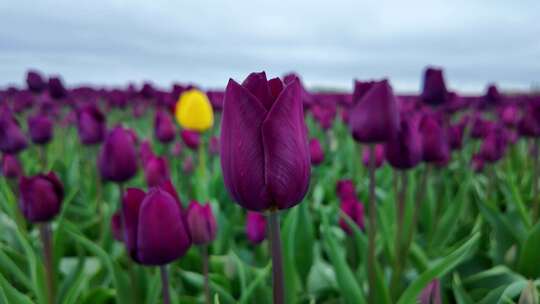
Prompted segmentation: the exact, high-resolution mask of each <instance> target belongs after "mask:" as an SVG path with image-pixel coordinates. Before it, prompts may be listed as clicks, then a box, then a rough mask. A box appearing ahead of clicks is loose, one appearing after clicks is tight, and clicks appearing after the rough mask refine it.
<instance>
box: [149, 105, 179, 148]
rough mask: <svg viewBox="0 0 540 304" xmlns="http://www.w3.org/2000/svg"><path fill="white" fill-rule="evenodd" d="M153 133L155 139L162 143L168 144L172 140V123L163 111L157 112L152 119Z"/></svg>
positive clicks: (174, 132) (173, 134)
mask: <svg viewBox="0 0 540 304" xmlns="http://www.w3.org/2000/svg"><path fill="white" fill-rule="evenodd" d="M154 132H155V135H156V138H157V139H158V140H159V141H160V142H162V143H168V142H171V141H173V140H174V137H175V135H176V131H175V128H174V123H173V121H172V119H171V117H170V116H169V114H167V113H166V112H164V111H157V112H156V116H155V118H154Z"/></svg>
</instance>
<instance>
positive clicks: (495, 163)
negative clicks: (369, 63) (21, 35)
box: [0, 67, 540, 304]
mask: <svg viewBox="0 0 540 304" xmlns="http://www.w3.org/2000/svg"><path fill="white" fill-rule="evenodd" d="M277 76H279V75H277ZM244 77H245V79H230V80H228V82H227V79H224V80H223V87H222V88H221V89H219V90H204V89H203V88H200V87H198V86H196V85H184V84H174V85H173V86H172V87H169V88H163V87H158V86H154V85H152V84H151V83H145V84H143V85H133V84H132V85H129V86H125V87H118V88H101V87H97V86H95V87H90V86H81V87H72V86H67V85H65V84H64V82H63V80H62V78H61V77H59V76H45V75H44V74H42V73H41V72H38V71H35V70H30V71H29V72H28V73H27V77H26V79H25V82H21V83H20V84H19V85H18V86H15V87H4V88H2V89H0V151H1V169H0V172H1V176H0V231H1V233H0V303H9V304H30V303H38V304H109V303H127V304H153V303H166V304H170V303H175V304H176V303H220V304H232V303H257V304H265V303H278V304H280V303H305V304H312V303H313V304H314V303H327V304H332V303H336V304H337V303H351V304H357V303H358V304H362V303H370V304H371V303H377V304H379V303H380V304H395V303H398V304H409V303H413V304H414V303H421V304H428V303H433V304H441V303H459V304H473V303H481V304H496V303H519V304H533V303H536V304H538V303H539V300H540V299H539V296H538V287H539V286H540V221H539V220H540V197H539V182H538V180H539V178H540V176H539V170H540V168H539V155H538V154H539V152H538V148H539V140H538V139H539V138H540V94H538V93H534V92H529V91H527V92H509V91H505V90H502V89H500V88H498V87H497V86H496V85H495V84H490V85H488V86H487V89H486V90H485V91H484V92H481V93H478V94H463V93H461V92H459V91H452V90H450V89H449V87H451V83H449V84H448V87H447V84H446V83H445V79H444V74H443V71H442V70H441V69H439V68H434V67H429V68H427V69H426V70H425V71H424V73H423V74H422V86H421V89H420V92H419V93H418V94H403V93H402V92H399V91H397V90H394V89H393V88H392V80H391V79H382V80H370V81H363V80H354V81H352V80H351V87H350V89H349V90H348V91H327V90H325V91H318V90H315V89H309V88H308V87H306V86H304V85H303V83H302V81H301V79H300V77H299V76H298V75H295V74H289V75H285V76H284V77H281V78H277V77H276V76H275V75H266V74H265V73H264V72H256V73H251V74H249V75H244ZM267 77H268V78H267ZM274 77H275V78H274Z"/></svg>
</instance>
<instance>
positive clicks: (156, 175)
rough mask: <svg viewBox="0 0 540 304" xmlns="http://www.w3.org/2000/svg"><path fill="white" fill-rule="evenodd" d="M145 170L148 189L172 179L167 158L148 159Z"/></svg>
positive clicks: (155, 157) (144, 166) (152, 157)
mask: <svg viewBox="0 0 540 304" xmlns="http://www.w3.org/2000/svg"><path fill="white" fill-rule="evenodd" d="M143 169H144V176H145V178H146V184H147V185H148V187H155V186H158V185H160V184H162V183H163V182H165V181H167V180H169V179H170V172H169V164H168V162H167V159H166V158H165V157H157V156H153V155H152V156H150V157H148V158H147V159H146V161H145V163H144V164H143Z"/></svg>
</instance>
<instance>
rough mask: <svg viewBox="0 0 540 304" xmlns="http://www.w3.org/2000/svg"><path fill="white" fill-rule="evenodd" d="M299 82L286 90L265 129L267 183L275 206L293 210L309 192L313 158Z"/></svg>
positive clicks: (288, 85)
mask: <svg viewBox="0 0 540 304" xmlns="http://www.w3.org/2000/svg"><path fill="white" fill-rule="evenodd" d="M301 92H302V90H301V87H300V82H299V81H298V80H295V81H292V82H290V83H289V84H287V86H286V87H285V88H284V89H283V91H282V92H281V94H280V95H279V97H278V99H277V100H276V102H275V103H274V105H273V107H272V109H271V110H270V112H269V113H268V116H267V117H266V119H265V121H264V122H263V125H262V137H263V145H264V153H265V162H264V164H265V179H266V185H267V187H268V191H269V192H270V194H271V196H272V200H273V204H274V206H276V207H278V208H279V209H285V208H290V207H292V206H294V205H296V204H297V203H299V202H300V201H301V200H302V198H303V197H304V195H305V194H306V192H307V189H308V186H309V177H310V170H311V165H310V156H309V145H308V138H307V129H306V126H305V124H304V116H303V115H304V113H303V109H302V95H301Z"/></svg>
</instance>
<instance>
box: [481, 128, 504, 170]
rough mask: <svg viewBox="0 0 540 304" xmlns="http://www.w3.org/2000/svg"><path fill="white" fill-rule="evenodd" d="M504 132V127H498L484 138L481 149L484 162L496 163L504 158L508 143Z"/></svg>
mask: <svg viewBox="0 0 540 304" xmlns="http://www.w3.org/2000/svg"><path fill="white" fill-rule="evenodd" d="M503 132H504V130H503V129H502V127H498V128H497V129H496V130H493V131H491V132H490V133H489V134H488V135H487V136H486V137H485V138H484V141H483V142H482V146H481V147H480V155H481V156H482V159H483V160H484V161H486V162H488V163H494V162H496V161H498V160H499V159H501V158H502V157H503V156H504V153H505V151H506V145H507V142H506V138H505V137H504V134H503Z"/></svg>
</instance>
